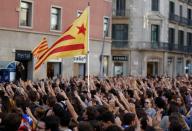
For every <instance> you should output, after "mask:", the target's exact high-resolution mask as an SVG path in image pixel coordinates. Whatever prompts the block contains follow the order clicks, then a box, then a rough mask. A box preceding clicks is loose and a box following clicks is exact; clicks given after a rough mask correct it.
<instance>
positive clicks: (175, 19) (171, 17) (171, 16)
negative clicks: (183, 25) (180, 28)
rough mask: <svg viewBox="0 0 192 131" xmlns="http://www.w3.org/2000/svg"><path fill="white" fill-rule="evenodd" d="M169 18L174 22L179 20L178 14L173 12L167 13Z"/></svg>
mask: <svg viewBox="0 0 192 131" xmlns="http://www.w3.org/2000/svg"><path fill="white" fill-rule="evenodd" d="M169 20H170V21H173V22H176V23H179V22H180V17H179V16H178V15H175V14H172V13H171V14H169Z"/></svg>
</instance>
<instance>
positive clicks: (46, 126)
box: [0, 75, 192, 131]
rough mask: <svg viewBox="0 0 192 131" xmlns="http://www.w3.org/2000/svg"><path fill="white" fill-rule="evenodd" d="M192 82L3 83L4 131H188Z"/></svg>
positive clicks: (0, 112)
mask: <svg viewBox="0 0 192 131" xmlns="http://www.w3.org/2000/svg"><path fill="white" fill-rule="evenodd" d="M191 129H192V77H190V76H187V75H186V76H179V77H176V78H170V77H166V76H159V77H150V78H144V77H133V76H116V77H108V78H105V79H99V78H98V77H95V76H90V77H89V80H88V78H87V77H86V78H84V79H82V78H79V77H72V78H70V79H66V78H62V77H59V78H56V79H44V80H38V81H35V82H32V81H30V80H28V81H22V80H20V81H17V82H10V83H0V131H155V130H159V131H190V130H191Z"/></svg>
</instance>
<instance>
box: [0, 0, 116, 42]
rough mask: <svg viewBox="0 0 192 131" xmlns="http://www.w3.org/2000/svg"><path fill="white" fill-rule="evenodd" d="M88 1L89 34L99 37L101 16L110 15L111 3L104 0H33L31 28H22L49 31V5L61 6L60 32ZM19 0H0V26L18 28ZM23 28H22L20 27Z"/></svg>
mask: <svg viewBox="0 0 192 131" xmlns="http://www.w3.org/2000/svg"><path fill="white" fill-rule="evenodd" d="M88 1H90V5H91V11H90V13H91V17H90V25H91V26H90V36H91V37H92V38H97V39H101V38H102V35H103V17H104V16H109V17H110V16H111V8H112V3H111V2H107V1H105V0H34V3H33V28H32V29H24V30H32V31H37V32H50V9H51V5H55V6H59V7H62V14H63V15H62V32H63V31H64V30H65V29H66V28H67V26H68V25H70V24H71V23H72V21H73V20H74V19H75V18H76V17H77V10H84V9H85V8H86V7H87V5H88ZM19 4H20V0H1V3H0V27H7V28H12V29H19V11H18V9H19ZM22 29H23V28H22Z"/></svg>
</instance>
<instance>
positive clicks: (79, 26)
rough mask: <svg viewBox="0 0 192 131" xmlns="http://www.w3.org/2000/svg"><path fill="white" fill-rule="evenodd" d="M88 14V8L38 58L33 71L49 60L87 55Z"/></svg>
mask: <svg viewBox="0 0 192 131" xmlns="http://www.w3.org/2000/svg"><path fill="white" fill-rule="evenodd" d="M88 13H89V7H87V8H86V9H85V10H84V11H83V13H82V14H81V15H80V16H79V17H78V18H77V19H76V20H75V21H74V22H73V23H72V25H71V26H69V27H68V29H67V30H66V31H65V32H64V33H63V35H62V36H61V37H60V38H59V39H57V40H56V42H55V43H54V44H53V45H52V46H51V47H50V48H49V49H48V50H47V51H46V52H45V53H44V54H43V55H42V57H40V58H39V61H37V63H36V64H35V70H37V69H38V68H39V67H40V66H41V64H42V63H44V62H45V61H47V60H50V59H56V58H64V57H73V56H77V55H86V54H87V52H88V51H87V46H88V45H87V44H88Z"/></svg>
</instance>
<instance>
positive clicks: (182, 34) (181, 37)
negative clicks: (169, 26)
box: [178, 30, 184, 49]
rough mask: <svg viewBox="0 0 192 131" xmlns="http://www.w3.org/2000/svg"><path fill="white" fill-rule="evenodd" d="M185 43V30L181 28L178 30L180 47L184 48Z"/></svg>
mask: <svg viewBox="0 0 192 131" xmlns="http://www.w3.org/2000/svg"><path fill="white" fill-rule="evenodd" d="M183 45H184V31H182V30H179V31H178V48H179V49H183Z"/></svg>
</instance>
